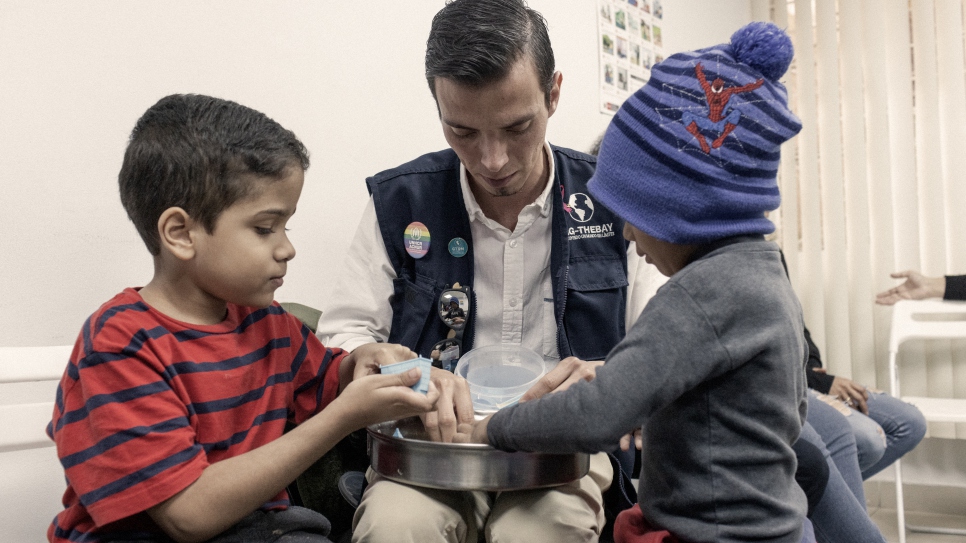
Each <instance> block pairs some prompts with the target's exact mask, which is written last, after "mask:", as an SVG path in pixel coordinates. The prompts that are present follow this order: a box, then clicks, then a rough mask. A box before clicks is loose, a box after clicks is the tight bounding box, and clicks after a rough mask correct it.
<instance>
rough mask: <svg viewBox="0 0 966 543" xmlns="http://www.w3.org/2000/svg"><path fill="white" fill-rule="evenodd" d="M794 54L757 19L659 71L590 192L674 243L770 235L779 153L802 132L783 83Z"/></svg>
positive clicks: (612, 143) (616, 122) (603, 148)
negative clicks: (768, 213)
mask: <svg viewBox="0 0 966 543" xmlns="http://www.w3.org/2000/svg"><path fill="white" fill-rule="evenodd" d="M792 55H793V48H792V42H791V40H790V39H789V38H788V36H787V35H786V34H785V33H784V32H783V31H782V30H781V29H779V28H778V27H777V26H775V25H773V24H771V23H763V22H755V23H751V24H748V25H746V26H744V27H742V28H741V29H739V30H738V31H737V32H735V33H734V35H732V36H731V43H726V44H721V45H717V46H714V47H709V48H707V49H700V50H698V51H690V52H686V53H679V54H676V55H673V56H671V57H668V58H667V59H666V60H665V61H663V62H661V63H660V64H657V65H655V66H654V68H653V69H652V71H651V78H650V80H648V82H647V84H646V85H645V86H644V87H642V88H641V89H640V90H638V91H637V92H636V93H634V95H633V96H631V97H630V98H628V99H627V100H626V101H625V102H624V105H623V106H621V108H620V111H618V112H617V115H615V116H614V119H613V121H612V122H611V123H610V126H608V128H607V132H606V133H605V134H604V138H603V141H602V142H601V145H600V155H599V156H598V163H597V172H596V173H595V174H594V176H593V178H592V179H591V180H590V185H589V190H590V193H591V194H593V195H594V196H595V197H596V198H597V199H598V200H599V201H600V202H601V203H603V204H604V205H605V206H607V207H609V208H610V209H611V210H613V211H614V212H616V213H617V214H619V215H620V216H621V217H623V218H624V219H625V220H627V221H628V222H630V223H631V224H632V225H634V226H636V227H637V228H638V229H640V230H642V231H643V232H645V233H647V234H649V235H651V236H652V237H655V238H657V239H661V240H664V241H667V242H670V243H676V244H702V243H707V242H710V241H713V240H716V239H721V238H726V237H730V236H735V235H739V234H768V233H770V232H773V231H774V230H775V226H774V225H773V224H772V223H771V221H769V220H768V219H767V218H765V212H766V211H770V210H773V209H776V208H777V207H778V204H779V202H780V201H781V197H780V195H779V193H778V184H777V182H776V175H777V173H778V161H779V156H780V152H779V148H780V146H781V144H782V143H784V142H785V141H787V140H788V139H790V138H792V137H793V136H794V135H795V134H797V133H798V131H799V130H801V128H802V124H801V122H800V121H799V120H798V118H797V117H795V115H794V114H793V113H792V112H791V111H790V110H789V109H788V94H787V92H786V91H785V87H784V86H783V85H782V84H781V83H779V82H778V79H779V78H780V77H781V76H782V74H784V73H785V71H786V70H787V69H788V66H789V64H791V61H792Z"/></svg>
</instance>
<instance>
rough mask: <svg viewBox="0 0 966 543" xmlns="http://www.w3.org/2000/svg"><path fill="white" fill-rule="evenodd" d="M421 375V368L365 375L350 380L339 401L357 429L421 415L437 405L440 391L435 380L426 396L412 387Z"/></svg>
mask: <svg viewBox="0 0 966 543" xmlns="http://www.w3.org/2000/svg"><path fill="white" fill-rule="evenodd" d="M419 377H420V370H419V369H418V368H413V369H411V370H409V371H407V372H406V373H398V374H395V375H366V376H363V377H361V378H359V379H355V380H353V381H352V382H351V383H349V385H348V386H347V387H346V388H345V390H343V391H342V394H340V395H339V397H338V399H337V400H336V401H340V402H342V403H343V405H344V408H345V410H346V411H347V413H348V416H349V417H351V419H352V427H353V428H354V429H356V428H364V427H366V426H369V425H371V424H376V423H379V422H384V421H387V420H396V419H403V418H406V417H412V416H414V415H421V414H423V413H426V412H428V411H432V410H433V409H434V408H435V407H436V401H437V400H438V399H439V391H438V390H437V389H436V387H435V386H434V385H433V383H432V382H430V384H429V392H427V393H426V394H425V395H423V394H420V393H419V392H416V391H414V390H413V389H411V388H409V387H411V386H412V385H414V384H416V382H418V381H419Z"/></svg>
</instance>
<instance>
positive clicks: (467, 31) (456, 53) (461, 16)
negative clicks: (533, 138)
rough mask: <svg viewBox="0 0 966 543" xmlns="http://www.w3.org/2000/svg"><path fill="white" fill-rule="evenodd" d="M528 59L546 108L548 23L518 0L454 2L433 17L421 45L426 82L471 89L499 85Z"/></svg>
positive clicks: (550, 64)
mask: <svg viewBox="0 0 966 543" xmlns="http://www.w3.org/2000/svg"><path fill="white" fill-rule="evenodd" d="M524 55H529V57H530V58H531V59H532V60H533V64H534V66H535V67H536V69H537V80H538V81H539V82H540V85H541V86H542V87H543V92H544V95H545V97H546V100H547V105H548V106H549V104H550V90H551V88H552V87H553V69H554V61H553V49H551V48H550V36H549V35H548V33H547V22H546V21H545V20H544V18H543V16H542V15H540V14H539V13H537V12H536V11H534V10H532V9H530V8H529V7H527V4H526V3H525V2H524V1H523V0H453V1H452V2H449V3H447V4H446V6H445V7H444V8H443V9H441V10H440V11H439V13H437V14H436V16H435V17H433V24H432V27H431V29H430V31H429V40H427V42H426V81H427V82H428V83H429V90H430V91H431V92H432V93H433V98H434V99H435V98H436V78H437V77H445V78H447V79H452V80H453V81H455V82H457V83H460V84H463V85H470V86H474V87H478V86H482V85H486V84H489V83H492V82H494V81H499V80H500V79H502V78H503V77H504V76H506V74H507V73H508V72H509V71H510V68H511V67H512V66H513V64H514V63H515V62H516V61H517V60H519V59H520V58H522V57H523V56H524Z"/></svg>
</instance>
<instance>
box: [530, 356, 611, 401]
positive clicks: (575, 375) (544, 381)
mask: <svg viewBox="0 0 966 543" xmlns="http://www.w3.org/2000/svg"><path fill="white" fill-rule="evenodd" d="M603 365H604V361H603V360H597V361H593V362H587V361H585V360H581V359H579V358H577V357H576V356H570V357H567V358H564V359H563V360H561V361H560V363H558V364H557V367H555V368H554V369H552V370H550V371H549V372H547V373H546V374H545V375H544V376H543V377H541V378H540V380H539V381H537V384H535V385H533V386H532V387H530V390H528V391H526V392H525V393H524V394H523V396H521V397H520V401H521V402H526V401H529V400H536V399H537V398H539V397H540V396H543V395H544V394H547V393H548V392H562V391H564V390H567V389H568V388H570V387H571V386H572V385H573V384H574V383H576V382H578V381H593V380H594V377H596V376H597V368H598V367H600V366H603Z"/></svg>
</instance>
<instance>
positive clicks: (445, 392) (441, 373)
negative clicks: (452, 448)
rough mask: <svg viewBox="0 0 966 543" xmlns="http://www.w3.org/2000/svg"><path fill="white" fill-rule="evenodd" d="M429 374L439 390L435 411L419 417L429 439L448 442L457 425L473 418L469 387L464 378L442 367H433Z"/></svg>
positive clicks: (451, 438)
mask: <svg viewBox="0 0 966 543" xmlns="http://www.w3.org/2000/svg"><path fill="white" fill-rule="evenodd" d="M430 375H431V378H430V382H431V383H433V384H435V386H436V388H437V389H439V391H440V395H439V401H438V402H437V403H436V410H435V411H431V412H429V413H426V414H425V415H422V416H421V417H420V418H422V420H423V426H424V427H425V428H426V433H427V434H429V439H430V440H432V441H440V442H443V443H449V442H451V441H453V435H454V434H455V433H456V431H457V427H458V425H460V424H467V423H472V422H473V420H474V416H473V400H472V399H470V387H469V385H468V384H467V383H466V380H465V379H463V378H462V377H460V376H458V375H453V374H452V373H450V372H448V371H446V370H443V369H439V368H433V370H432V373H431V374H430Z"/></svg>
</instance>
